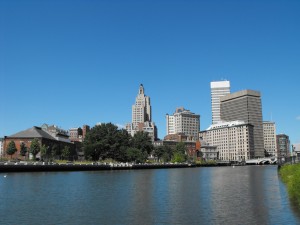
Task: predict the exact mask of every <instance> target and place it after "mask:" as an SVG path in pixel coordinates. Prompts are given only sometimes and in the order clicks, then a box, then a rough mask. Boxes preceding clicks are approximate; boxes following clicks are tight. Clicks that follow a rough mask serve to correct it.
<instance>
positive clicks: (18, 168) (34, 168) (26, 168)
mask: <svg viewBox="0 0 300 225" xmlns="http://www.w3.org/2000/svg"><path fill="white" fill-rule="evenodd" d="M188 167H196V166H195V165H190V164H157V165H146V164H145V165H132V166H121V165H119V166H117V165H114V166H110V165H66V164H61V165H0V173H8V172H52V171H99V170H135V169H169V168H188Z"/></svg>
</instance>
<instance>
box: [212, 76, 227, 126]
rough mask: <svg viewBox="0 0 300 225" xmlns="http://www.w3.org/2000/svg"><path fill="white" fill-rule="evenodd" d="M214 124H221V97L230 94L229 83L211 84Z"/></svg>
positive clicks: (218, 82) (214, 82) (216, 82)
mask: <svg viewBox="0 0 300 225" xmlns="http://www.w3.org/2000/svg"><path fill="white" fill-rule="evenodd" d="M210 89H211V113H212V124H217V123H219V122H221V114H220V97H222V96H225V95H227V94H230V82H229V81H213V82H210Z"/></svg>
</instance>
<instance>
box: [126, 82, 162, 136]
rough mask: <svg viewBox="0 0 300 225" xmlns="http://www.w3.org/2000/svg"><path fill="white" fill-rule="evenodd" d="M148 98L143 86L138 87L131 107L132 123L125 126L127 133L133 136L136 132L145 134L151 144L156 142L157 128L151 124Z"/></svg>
mask: <svg viewBox="0 0 300 225" xmlns="http://www.w3.org/2000/svg"><path fill="white" fill-rule="evenodd" d="M151 111H152V110H151V104H150V97H149V96H146V95H145V89H144V86H143V85H142V84H141V85H140V87H139V92H138V95H137V97H136V99H135V104H134V105H133V106H132V122H131V123H128V124H126V126H125V129H126V130H127V132H128V133H129V134H130V135H131V136H134V135H135V134H136V132H138V131H143V132H147V133H148V135H149V137H150V138H151V140H152V142H154V141H155V140H157V127H156V125H155V123H154V122H152V115H151Z"/></svg>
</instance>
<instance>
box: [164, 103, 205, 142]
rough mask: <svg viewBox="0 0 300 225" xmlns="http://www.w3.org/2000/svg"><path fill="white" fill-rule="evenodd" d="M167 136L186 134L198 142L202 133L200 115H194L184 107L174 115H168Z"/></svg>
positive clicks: (178, 109)
mask: <svg viewBox="0 0 300 225" xmlns="http://www.w3.org/2000/svg"><path fill="white" fill-rule="evenodd" d="M166 120H167V135H169V134H179V133H184V134H185V135H187V136H190V137H193V139H195V140H198V133H199V131H200V115H197V114H195V113H192V112H191V111H190V110H186V109H184V108H183V107H180V108H177V109H176V111H175V113H174V114H173V115H169V114H167V115H166Z"/></svg>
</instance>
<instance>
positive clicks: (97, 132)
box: [6, 123, 187, 163]
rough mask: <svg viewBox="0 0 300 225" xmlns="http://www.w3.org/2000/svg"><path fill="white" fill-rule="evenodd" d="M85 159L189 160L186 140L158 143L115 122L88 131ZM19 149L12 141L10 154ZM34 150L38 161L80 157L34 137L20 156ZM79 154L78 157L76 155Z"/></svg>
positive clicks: (21, 151)
mask: <svg viewBox="0 0 300 225" xmlns="http://www.w3.org/2000/svg"><path fill="white" fill-rule="evenodd" d="M82 149H83V151H84V156H85V159H87V160H92V161H98V160H106V159H111V160H114V161H118V162H135V163H144V162H146V161H147V160H148V158H149V157H150V156H153V157H155V158H156V159H157V161H159V162H185V161H186V160H187V155H186V152H187V151H186V150H187V149H186V147H185V144H184V143H183V142H180V143H178V144H177V145H176V146H175V147H170V146H164V145H162V146H156V147H155V146H154V145H153V143H152V141H151V138H150V137H149V135H148V133H147V132H143V131H138V132H137V133H136V134H135V135H134V136H133V137H132V136H131V135H130V134H128V132H127V131H126V130H125V129H119V128H118V127H117V126H116V125H114V124H112V123H103V124H100V125H96V126H94V127H93V128H91V130H90V131H89V132H88V133H87V134H86V136H85V139H84V141H83V143H82ZM15 152H17V148H16V145H15V142H14V141H11V142H10V143H9V144H8V147H7V149H6V153H7V154H8V155H10V156H11V157H12V155H14V154H15ZM28 153H31V154H32V156H33V160H36V156H37V154H38V153H40V155H41V160H43V161H49V160H53V159H67V160H72V159H74V158H76V151H75V150H72V149H70V147H69V146H67V145H66V146H64V147H63V148H62V149H61V148H60V146H59V145H58V144H51V145H45V144H43V145H41V144H40V142H39V141H38V139H33V141H32V142H31V144H30V147H27V146H26V145H25V144H24V143H21V145H20V155H21V156H23V157H24V159H25V157H26V155H29V154H28ZM74 156H75V157H74Z"/></svg>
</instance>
